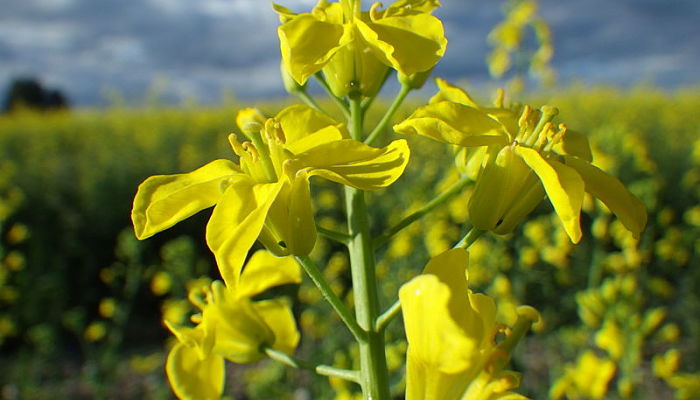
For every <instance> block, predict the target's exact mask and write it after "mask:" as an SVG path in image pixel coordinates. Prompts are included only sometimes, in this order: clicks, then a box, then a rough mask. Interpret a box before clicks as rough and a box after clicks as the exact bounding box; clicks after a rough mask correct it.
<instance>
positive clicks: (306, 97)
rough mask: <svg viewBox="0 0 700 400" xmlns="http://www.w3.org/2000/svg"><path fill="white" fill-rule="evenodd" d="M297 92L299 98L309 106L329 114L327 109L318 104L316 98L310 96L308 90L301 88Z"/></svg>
mask: <svg viewBox="0 0 700 400" xmlns="http://www.w3.org/2000/svg"><path fill="white" fill-rule="evenodd" d="M295 94H296V95H297V96H299V98H300V99H301V100H302V101H303V102H304V104H306V105H307V106H309V107H311V108H313V109H314V110H316V111H318V112H320V113H322V114H326V115H329V114H328V112H326V110H324V109H322V108H321V106H319V105H318V103H317V102H316V100H314V98H313V97H311V96H309V94H308V93H307V92H306V90H299V91H297V92H295Z"/></svg>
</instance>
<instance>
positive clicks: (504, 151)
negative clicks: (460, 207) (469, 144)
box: [468, 146, 532, 230]
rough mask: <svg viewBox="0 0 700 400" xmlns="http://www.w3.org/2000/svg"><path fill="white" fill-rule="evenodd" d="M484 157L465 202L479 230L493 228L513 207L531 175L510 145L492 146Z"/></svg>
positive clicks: (473, 222)
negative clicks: (471, 191)
mask: <svg viewBox="0 0 700 400" xmlns="http://www.w3.org/2000/svg"><path fill="white" fill-rule="evenodd" d="M487 157H488V158H487V160H486V165H485V166H484V168H483V169H482V170H481V173H480V174H479V177H478V178H477V180H476V185H475V187H474V192H473V193H472V196H471V198H470V199H469V205H468V207H469V216H470V219H471V222H472V224H474V226H475V227H477V228H479V229H481V230H491V229H494V228H495V227H496V226H497V225H498V224H499V222H500V221H501V220H502V219H503V216H504V215H505V214H506V213H507V212H508V211H509V210H510V209H511V208H513V207H514V206H516V203H518V202H519V201H520V200H521V196H522V192H523V189H526V188H524V187H523V186H524V185H525V184H526V183H527V182H528V175H531V174H532V172H531V170H530V168H528V166H527V165H526V164H525V162H523V160H522V159H521V158H520V157H518V156H517V155H516V154H515V153H514V151H513V148H512V146H506V147H501V148H500V149H499V147H498V146H492V147H490V148H489V153H488V154H487Z"/></svg>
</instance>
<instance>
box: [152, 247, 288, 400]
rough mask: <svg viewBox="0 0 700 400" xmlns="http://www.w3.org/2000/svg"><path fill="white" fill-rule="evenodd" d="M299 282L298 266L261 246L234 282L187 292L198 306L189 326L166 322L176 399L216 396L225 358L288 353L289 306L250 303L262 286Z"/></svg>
mask: <svg viewBox="0 0 700 400" xmlns="http://www.w3.org/2000/svg"><path fill="white" fill-rule="evenodd" d="M300 282H301V272H300V271H299V266H298V265H297V264H296V262H295V261H294V260H293V259H292V258H290V257H283V258H280V257H276V256H274V255H272V254H271V253H269V252H266V251H264V250H260V251H258V252H256V253H255V254H253V256H252V257H251V259H250V261H249V262H248V263H247V264H246V268H245V270H244V272H243V274H242V275H241V277H240V279H239V280H238V282H237V284H236V285H234V286H230V287H226V286H224V284H223V283H222V282H221V281H214V282H213V283H212V284H211V286H209V287H205V288H201V289H200V290H195V291H192V292H190V295H189V298H190V301H191V302H192V303H193V304H194V305H196V306H197V307H199V308H200V310H201V311H202V312H201V314H198V315H195V316H194V317H193V321H195V322H197V325H196V326H195V327H194V328H191V327H182V326H176V325H174V324H171V323H170V322H168V321H165V323H166V325H167V326H168V328H169V329H170V330H171V331H172V332H173V334H175V336H176V337H177V339H178V343H177V344H176V345H175V346H174V347H173V348H172V350H171V351H170V353H169V354H168V359H167V362H166V372H167V374H168V379H169V380H170V384H171V386H172V388H173V391H174V392H175V394H176V395H177V396H178V398H180V399H218V398H219V397H220V396H221V394H222V392H223V385H224V360H229V361H233V362H236V363H252V362H256V361H258V360H260V359H262V358H263V357H264V356H265V355H264V353H263V352H262V349H263V347H271V348H273V349H275V350H278V351H281V352H284V353H287V354H291V353H292V352H293V351H294V349H295V348H296V346H297V343H298V342H299V332H298V331H297V328H296V324H295V322H294V316H293V314H292V310H291V305H290V304H289V302H288V301H286V299H270V300H261V301H253V300H252V298H253V297H254V296H256V295H258V294H260V293H262V292H264V291H265V290H267V289H269V288H271V287H274V286H279V285H285V284H292V283H294V284H296V283H300Z"/></svg>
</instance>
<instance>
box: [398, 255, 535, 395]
mask: <svg viewBox="0 0 700 400" xmlns="http://www.w3.org/2000/svg"><path fill="white" fill-rule="evenodd" d="M467 263H468V253H467V251H466V250H463V249H453V250H448V251H446V252H444V253H442V254H440V255H438V256H436V257H433V258H432V259H431V260H430V262H429V263H428V265H427V266H426V268H425V271H424V273H423V274H422V275H420V276H419V277H417V278H415V279H413V280H412V281H410V282H408V283H407V284H405V285H404V286H403V287H402V288H401V290H400V291H399V298H400V300H401V309H402V312H403V316H404V324H405V328H406V338H407V340H408V352H407V372H406V385H407V387H406V399H407V400H467V399H468V400H477V399H483V400H487V399H524V397H522V396H520V395H517V394H515V393H512V392H509V390H510V389H513V388H515V387H517V386H518V384H519V378H518V377H517V376H516V375H515V374H514V373H512V372H508V371H503V370H502V369H503V367H504V366H505V364H506V362H507V360H508V358H509V356H510V355H509V352H510V350H512V348H513V346H514V345H515V343H514V341H513V340H512V339H513V338H512V337H511V336H510V335H507V336H509V337H508V339H505V340H504V341H502V342H501V343H499V344H497V343H496V335H497V334H498V333H506V334H508V333H509V332H510V330H509V329H508V328H507V327H504V326H502V325H499V324H497V323H496V304H495V302H494V300H493V299H492V298H490V297H488V296H486V295H483V294H475V293H472V292H471V290H469V288H468V282H467V275H466V270H465V268H466V266H467ZM520 311H521V312H520V317H521V318H519V321H518V323H516V325H517V326H518V328H513V332H514V331H518V332H519V334H520V335H522V334H523V333H524V332H525V330H527V327H526V326H529V325H530V324H531V323H532V322H533V321H534V320H535V319H537V318H538V317H537V315H536V314H537V312H536V311H534V309H531V308H528V309H523V310H520ZM515 341H517V339H515Z"/></svg>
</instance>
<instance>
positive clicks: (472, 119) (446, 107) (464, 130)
mask: <svg viewBox="0 0 700 400" xmlns="http://www.w3.org/2000/svg"><path fill="white" fill-rule="evenodd" d="M394 130H395V131H396V132H398V133H403V134H407V135H408V134H419V135H424V136H428V137H430V138H433V139H435V140H438V141H440V142H443V143H448V144H456V145H459V146H467V147H469V146H488V145H492V144H501V145H505V144H507V143H508V136H507V135H506V134H505V131H504V127H503V125H501V124H500V123H499V122H498V121H496V120H494V119H493V118H491V117H489V115H488V114H486V113H484V112H482V111H479V110H477V109H476V108H473V107H469V106H465V105H462V104H457V103H452V102H449V101H442V102H439V103H433V104H428V105H427V106H423V107H420V108H418V109H417V110H416V111H414V112H413V114H412V115H411V116H410V117H408V119H406V120H405V121H403V122H401V123H400V124H398V125H394Z"/></svg>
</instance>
